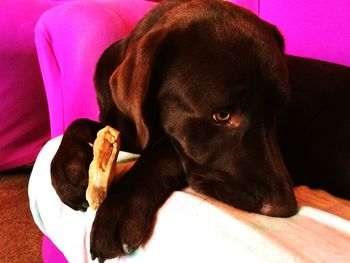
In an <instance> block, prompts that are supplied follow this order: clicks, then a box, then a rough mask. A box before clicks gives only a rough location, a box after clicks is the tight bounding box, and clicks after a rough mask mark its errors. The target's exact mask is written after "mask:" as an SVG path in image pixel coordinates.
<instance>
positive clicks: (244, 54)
mask: <svg viewBox="0 0 350 263" xmlns="http://www.w3.org/2000/svg"><path fill="white" fill-rule="evenodd" d="M120 50H121V51H120V52H121V53H122V56H121V57H122V59H121V63H120V64H119V66H118V67H117V68H116V69H115V71H114V72H113V74H112V75H111V77H110V83H109V84H110V87H111V92H112V96H113V99H114V102H115V104H116V105H117V108H118V110H119V111H120V112H122V113H123V114H124V115H125V116H128V117H129V118H130V119H132V120H133V122H134V127H133V128H134V130H135V133H136V134H137V140H136V142H135V144H136V148H139V149H145V148H146V146H147V145H149V144H151V143H152V141H154V140H156V139H157V136H158V135H159V134H160V133H162V132H164V133H165V134H167V135H168V136H169V137H170V139H171V141H172V143H173V145H174V147H175V149H176V151H177V152H178V154H179V156H180V159H181V160H182V165H183V167H184V171H185V174H186V176H187V180H188V182H189V184H190V186H191V187H192V188H193V189H194V190H196V191H198V192H201V193H204V194H207V195H210V196H213V197H215V198H217V199H219V200H221V201H224V202H226V203H228V204H231V205H233V206H235V207H238V208H241V209H243V210H247V211H252V212H258V213H262V214H266V215H271V216H290V215H292V214H294V213H295V212H296V201H295V197H294V194H293V190H292V183H291V179H290V177H289V174H288V171H287V169H286V168H285V165H284V162H283V159H282V156H281V153H280V151H279V148H278V144H277V139H276V123H277V120H278V117H279V114H280V113H281V111H282V110H283V107H284V105H285V104H286V103H287V101H288V97H289V89H288V84H287V70H286V65H285V58H284V54H283V38H282V37H281V35H280V34H279V32H278V31H277V29H276V28H275V27H273V26H271V25H269V24H267V23H266V22H264V21H262V20H260V19H259V18H258V17H256V16H255V15H254V14H252V13H250V12H249V11H247V10H244V9H242V8H240V7H237V6H234V5H232V4H230V3H225V2H222V1H216V0H203V1H200V0H197V1H169V2H165V3H164V4H160V5H159V6H158V7H157V8H155V9H154V10H153V11H151V12H150V13H149V14H148V15H147V16H146V17H145V18H144V19H143V20H142V21H141V22H140V23H139V25H138V26H137V27H136V29H135V30H134V31H133V32H132V34H131V35H130V36H129V37H128V38H127V39H126V40H125V41H124V42H123V45H122V47H121V48H120ZM160 131H161V132H160Z"/></svg>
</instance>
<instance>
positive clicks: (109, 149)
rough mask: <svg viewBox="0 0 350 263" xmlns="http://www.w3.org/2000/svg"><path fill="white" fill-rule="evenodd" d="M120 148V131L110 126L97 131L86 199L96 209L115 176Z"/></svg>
mask: <svg viewBox="0 0 350 263" xmlns="http://www.w3.org/2000/svg"><path fill="white" fill-rule="evenodd" d="M119 150H120V133H119V132H118V131H117V130H115V129H113V128H112V127H110V126H106V127H104V128H103V129H102V130H100V131H99V132H98V133H97V137H96V140H95V142H94V144H93V154H94V157H93V160H92V162H91V164H90V167H89V184H88V187H87V189H86V200H87V201H88V203H89V205H90V207H91V209H93V210H96V209H97V208H98V207H99V206H100V204H101V203H102V202H103V200H104V199H105V197H106V195H107V191H108V187H109V185H110V183H111V182H112V181H113V179H114V178H115V177H116V176H117V170H116V165H117V157H118V153H119Z"/></svg>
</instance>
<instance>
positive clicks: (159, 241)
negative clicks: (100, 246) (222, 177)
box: [29, 137, 350, 263]
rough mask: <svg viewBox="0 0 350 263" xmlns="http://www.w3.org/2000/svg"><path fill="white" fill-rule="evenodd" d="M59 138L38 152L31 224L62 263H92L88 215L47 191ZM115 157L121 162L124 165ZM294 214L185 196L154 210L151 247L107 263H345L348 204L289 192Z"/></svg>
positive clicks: (314, 193) (349, 254)
mask: <svg viewBox="0 0 350 263" xmlns="http://www.w3.org/2000/svg"><path fill="white" fill-rule="evenodd" d="M60 141H61V137H58V138H55V139H53V140H51V141H49V142H48V143H47V144H46V145H45V147H44V148H43V149H42V150H41V152H40V154H39V156H38V158H37V160H36V163H35V165H34V168H33V172H32V174H31V178H30V182H29V199H30V208H31V211H32V214H33V218H34V220H35V222H36V224H37V225H38V227H39V228H40V229H41V231H42V232H43V233H44V234H45V235H47V236H48V237H49V238H50V239H51V240H52V241H53V242H54V243H55V245H56V246H57V247H58V248H59V249H60V250H61V251H62V252H63V254H64V255H65V256H66V258H67V259H68V261H69V262H72V263H80V262H92V260H91V258H90V254H89V243H90V241H89V239H90V235H89V232H90V227H91V224H92V222H93V219H94V212H92V211H91V210H88V211H87V212H85V213H83V212H77V211H74V210H72V209H70V208H69V207H67V206H66V205H64V204H63V203H62V202H61V201H60V199H59V198H58V196H57V195H56V192H55V190H54V189H53V187H52V186H51V181H50V180H51V179H50V162H51V159H52V157H53V156H54V154H55V152H56V151H57V148H58V146H59V144H60ZM128 156H129V155H128V154H127V153H120V158H121V159H123V158H128ZM295 193H296V196H297V200H298V204H299V206H300V210H299V212H298V214H297V215H295V216H293V217H291V218H287V219H282V218H272V217H267V216H262V215H258V214H254V213H247V212H244V211H240V210H238V209H235V208H233V207H230V206H227V205H225V204H223V203H220V202H218V201H215V200H212V199H210V198H207V197H204V196H200V195H198V194H195V193H193V192H191V191H190V190H189V189H187V190H185V191H182V192H175V193H174V194H173V195H172V196H171V197H170V198H169V199H168V201H167V202H166V203H165V204H164V205H163V207H162V208H161V209H160V211H159V213H158V217H157V224H156V227H155V231H154V233H153V235H152V238H151V240H150V241H149V242H148V243H147V245H146V246H145V247H143V248H140V249H138V250H137V251H136V252H135V253H133V254H132V255H130V256H125V257H121V258H119V259H113V260H109V261H107V262H127V263H129V262H130V263H134V262H142V263H145V262H152V263H157V262H159V263H172V262H174V263H175V262H176V263H179V262H191V263H192V262H193V263H196V262H208V263H209V262H211V263H212V262H220V263H225V262H269V263H271V262H283V263H288V262H327V263H328V262H332V263H335V262H344V263H345V262H350V202H349V201H345V200H342V199H338V198H335V197H333V196H331V195H329V194H327V193H326V192H324V191H319V190H311V189H309V188H307V187H298V188H296V189H295Z"/></svg>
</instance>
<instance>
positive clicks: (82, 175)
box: [51, 119, 103, 211]
mask: <svg viewBox="0 0 350 263" xmlns="http://www.w3.org/2000/svg"><path fill="white" fill-rule="evenodd" d="M102 127H103V126H102V125H101V124H100V123H97V122H94V121H91V120H87V119H79V120H77V121H75V122H73V123H72V124H71V125H70V126H69V127H68V128H67V130H66V132H65V133H64V135H63V138H62V142H61V145H60V147H59V148H58V150H57V153H56V155H55V156H54V158H53V160H52V162H51V181H52V185H53V187H54V188H55V190H56V192H57V194H58V196H59V197H60V199H61V201H62V202H63V203H65V204H66V205H68V206H70V207H71V208H73V209H75V210H83V211H85V210H86V209H87V207H88V203H87V201H86V199H85V192H86V188H87V185H88V169H89V165H90V163H91V161H92V157H93V150H92V144H93V142H94V140H95V138H96V134H97V132H98V131H99V130H100V129H101V128H102Z"/></svg>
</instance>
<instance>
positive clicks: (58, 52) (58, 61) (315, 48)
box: [35, 0, 350, 262]
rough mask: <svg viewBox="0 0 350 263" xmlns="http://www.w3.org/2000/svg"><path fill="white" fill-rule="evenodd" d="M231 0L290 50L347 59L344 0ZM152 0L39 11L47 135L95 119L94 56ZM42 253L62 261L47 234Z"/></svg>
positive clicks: (342, 61) (344, 61) (347, 11)
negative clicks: (276, 31)
mask: <svg viewBox="0 0 350 263" xmlns="http://www.w3.org/2000/svg"><path fill="white" fill-rule="evenodd" d="M232 2H236V3H238V4H240V5H242V6H244V7H246V8H249V9H250V10H252V11H253V12H255V13H256V14H258V15H260V16H261V17H262V18H264V19H266V20H268V21H270V22H271V23H274V24H276V25H277V26H278V27H279V28H280V29H281V31H282V32H283V34H284V36H285V40H286V47H287V52H288V53H289V54H293V55H299V56H305V57H313V58H318V59H323V60H326V61H331V62H336V63H340V64H344V65H350V53H349V52H348V51H347V50H348V48H349V46H350V31H349V30H347V29H346V25H349V24H350V15H349V14H350V9H349V8H350V6H348V4H347V1H346V0H340V1H337V2H334V1H332V2H331V1H330V0H321V1H315V0H312V1H309V2H307V3H306V2H305V1H302V0H298V1H291V3H285V2H286V1H272V0H260V1H259V0H236V1H232ZM292 2H293V3H292ZM153 5H154V3H150V2H146V1H142V0H114V1H107V0H106V1H85V2H84V1H77V2H72V3H67V4H64V5H60V6H57V7H55V8H52V9H50V10H49V11H47V12H46V13H45V14H44V15H43V16H42V17H41V19H40V20H39V22H38V24H37V26H36V31H35V34H36V47H37V52H38V56H39V62H40V67H41V71H42V75H43V80H44V83H45V91H46V96H47V100H48V107H49V116H50V128H51V136H52V137H55V136H58V135H60V134H62V133H63V132H64V130H65V129H66V128H67V126H68V125H69V124H70V123H71V122H72V121H73V120H75V119H77V118H83V117H85V118H90V119H95V120H96V119H97V116H98V107H97V103H96V96H95V92H94V88H93V80H92V77H93V72H94V67H95V64H96V61H97V59H98V57H99V56H100V54H101V53H102V52H103V50H104V49H105V48H106V47H108V46H109V45H110V44H111V43H113V42H115V41H116V40H118V39H120V38H122V37H124V36H125V35H127V34H128V33H129V32H130V30H131V29H132V28H133V26H134V25H135V24H136V23H137V21H139V19H140V18H141V17H142V16H143V14H144V13H145V12H146V11H147V10H149V9H150V8H151V7H152V6H153ZM328 6H332V8H333V9H332V10H331V9H330V8H328ZM334 10H337V12H338V13H336V11H334ZM332 36H334V38H333V37H332ZM56 253H58V254H56ZM43 255H44V262H60V260H61V261H62V262H64V257H63V256H62V255H61V254H59V252H58V251H57V250H56V249H55V247H54V245H53V244H52V243H51V242H50V240H49V239H47V238H44V242H43Z"/></svg>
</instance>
